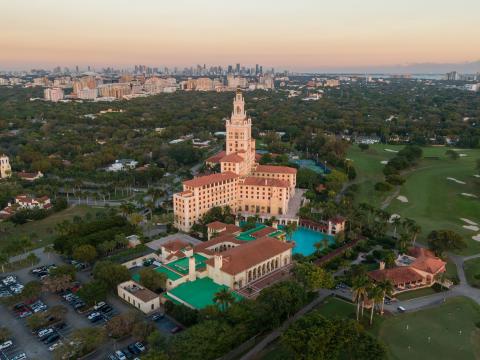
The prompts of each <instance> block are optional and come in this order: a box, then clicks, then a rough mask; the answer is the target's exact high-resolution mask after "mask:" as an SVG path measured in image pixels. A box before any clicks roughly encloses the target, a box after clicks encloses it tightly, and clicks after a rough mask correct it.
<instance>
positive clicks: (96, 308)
mask: <svg viewBox="0 0 480 360" xmlns="http://www.w3.org/2000/svg"><path fill="white" fill-rule="evenodd" d="M105 305H107V303H106V302H105V301H100V302H99V303H98V304H96V305H95V306H94V307H93V309H94V310H98V309H100V308H102V307H104V306H105Z"/></svg>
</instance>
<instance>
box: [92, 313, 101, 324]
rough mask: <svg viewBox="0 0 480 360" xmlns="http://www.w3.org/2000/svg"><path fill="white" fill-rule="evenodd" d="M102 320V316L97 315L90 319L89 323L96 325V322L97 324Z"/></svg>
mask: <svg viewBox="0 0 480 360" xmlns="http://www.w3.org/2000/svg"><path fill="white" fill-rule="evenodd" d="M102 319H103V316H102V315H97V316H95V317H93V318H91V319H90V322H91V323H96V322H99V321H100V320H102Z"/></svg>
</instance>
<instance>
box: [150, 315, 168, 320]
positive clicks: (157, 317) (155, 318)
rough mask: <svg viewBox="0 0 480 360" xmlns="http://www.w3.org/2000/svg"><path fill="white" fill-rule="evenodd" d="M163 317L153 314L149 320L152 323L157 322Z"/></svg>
mask: <svg viewBox="0 0 480 360" xmlns="http://www.w3.org/2000/svg"><path fill="white" fill-rule="evenodd" d="M164 316H165V315H164V314H154V315H152V317H151V319H152V321H158V320H160V319H163V318H164Z"/></svg>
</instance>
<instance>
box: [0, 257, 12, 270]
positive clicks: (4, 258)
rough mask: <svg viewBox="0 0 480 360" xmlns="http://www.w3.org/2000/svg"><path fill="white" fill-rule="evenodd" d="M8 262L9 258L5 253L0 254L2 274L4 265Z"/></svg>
mask: <svg viewBox="0 0 480 360" xmlns="http://www.w3.org/2000/svg"><path fill="white" fill-rule="evenodd" d="M9 261H10V257H9V256H8V255H7V254H6V253H3V252H2V253H0V266H1V267H2V273H4V272H5V265H7V264H8V263H9Z"/></svg>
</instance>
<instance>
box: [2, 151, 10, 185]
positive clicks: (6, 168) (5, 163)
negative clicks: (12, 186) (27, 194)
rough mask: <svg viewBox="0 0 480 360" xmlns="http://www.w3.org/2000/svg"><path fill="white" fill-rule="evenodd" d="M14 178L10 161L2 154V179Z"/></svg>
mask: <svg viewBox="0 0 480 360" xmlns="http://www.w3.org/2000/svg"><path fill="white" fill-rule="evenodd" d="M10 176H12V168H11V166H10V160H9V158H8V156H7V155H5V154H2V155H1V156H0V179H5V178H8V177H10Z"/></svg>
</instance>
